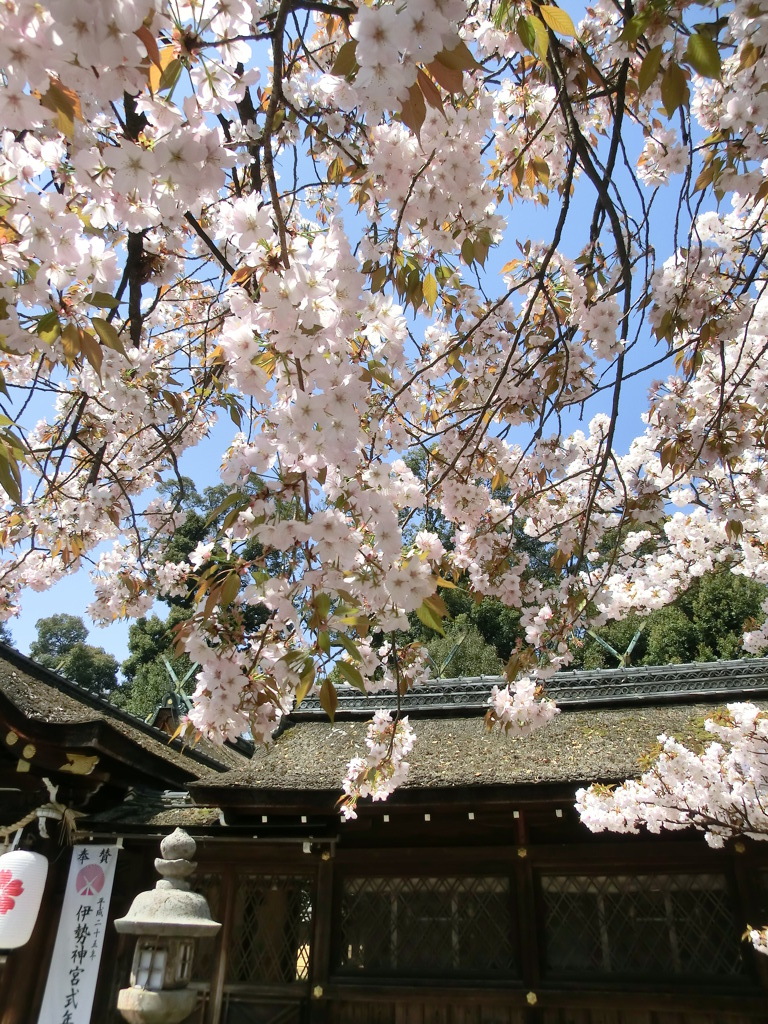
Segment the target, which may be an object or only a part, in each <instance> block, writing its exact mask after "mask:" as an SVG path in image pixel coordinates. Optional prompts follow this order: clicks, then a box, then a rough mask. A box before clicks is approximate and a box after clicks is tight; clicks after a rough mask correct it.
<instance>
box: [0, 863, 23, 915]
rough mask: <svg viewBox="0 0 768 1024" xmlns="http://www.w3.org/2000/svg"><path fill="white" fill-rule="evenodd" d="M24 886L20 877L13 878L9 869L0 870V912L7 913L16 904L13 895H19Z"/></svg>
mask: <svg viewBox="0 0 768 1024" xmlns="http://www.w3.org/2000/svg"><path fill="white" fill-rule="evenodd" d="M23 892H24V886H23V884H22V881H21V879H20V878H14V877H13V872H11V871H0V914H7V913H8V911H9V910H13V908H14V907H15V906H16V900H15V899H14V896H21V894H22V893H23Z"/></svg>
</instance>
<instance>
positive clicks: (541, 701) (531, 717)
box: [486, 676, 559, 736]
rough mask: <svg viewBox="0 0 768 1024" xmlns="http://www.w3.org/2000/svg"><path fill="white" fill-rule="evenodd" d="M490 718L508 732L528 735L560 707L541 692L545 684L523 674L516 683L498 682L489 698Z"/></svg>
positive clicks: (493, 726)
mask: <svg viewBox="0 0 768 1024" xmlns="http://www.w3.org/2000/svg"><path fill="white" fill-rule="evenodd" d="M488 704H489V705H490V710H489V711H488V714H487V716H486V722H487V723H488V725H489V726H490V727H491V728H495V729H499V730H500V731H501V732H503V733H504V734H505V735H507V736H527V735H529V733H532V732H535V730H536V729H540V728H541V727H542V726H544V725H547V724H548V723H549V722H551V721H552V719H553V718H554V717H555V715H557V714H559V709H558V708H557V707H556V706H555V702H554V701H552V700H548V699H547V698H545V697H542V695H541V686H540V685H539V684H537V683H536V682H535V681H534V680H533V679H529V678H528V677H527V676H523V677H522V678H521V679H518V680H517V681H516V682H515V684H514V686H502V687H499V686H494V687H493V688H492V689H491V696H490V697H489V698H488Z"/></svg>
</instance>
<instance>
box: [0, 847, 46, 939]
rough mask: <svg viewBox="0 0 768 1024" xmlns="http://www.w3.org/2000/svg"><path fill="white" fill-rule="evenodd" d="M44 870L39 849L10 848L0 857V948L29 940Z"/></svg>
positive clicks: (41, 891)
mask: <svg viewBox="0 0 768 1024" xmlns="http://www.w3.org/2000/svg"><path fill="white" fill-rule="evenodd" d="M47 874H48V861H47V860H46V858H45V857H43V855H42V854H41V853H28V852H26V851H25V850H13V851H12V852H11V853H4V854H3V855H2V856H1V857H0V950H3V949H16V948H17V947H19V946H23V945H24V943H25V942H29V937H30V936H31V934H32V930H33V929H34V927H35V921H36V920H37V915H38V912H39V910H40V902H41V900H42V898H43V890H44V889H45V879H46V875H47Z"/></svg>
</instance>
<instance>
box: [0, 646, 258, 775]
mask: <svg viewBox="0 0 768 1024" xmlns="http://www.w3.org/2000/svg"><path fill="white" fill-rule="evenodd" d="M0 692H2V693H4V694H5V695H6V697H8V699H9V700H10V701H12V703H13V704H15V705H16V707H17V708H18V709H19V710H20V711H21V712H22V713H23V714H24V715H25V716H26V717H27V718H29V719H31V720H33V721H39V722H46V723H49V724H54V725H78V724H85V723H89V722H105V723H106V724H107V725H109V726H110V727H111V728H112V729H115V730H116V731H117V732H120V733H122V735H123V736H125V737H126V738H127V739H129V740H131V741H132V742H134V743H135V744H136V745H137V746H138V747H140V748H142V749H143V750H146V751H148V752H149V753H151V754H155V755H156V756H159V757H162V758H163V759H164V760H166V761H169V762H171V763H172V764H174V765H176V766H177V767H183V768H184V769H185V770H186V771H188V772H190V773H191V774H194V775H199V774H201V773H202V772H203V771H204V770H205V768H204V767H203V764H202V763H201V760H202V758H205V759H206V761H207V766H208V767H213V764H217V765H220V766H221V768H235V767H238V766H239V765H241V764H242V763H243V762H244V760H245V758H244V757H243V755H242V754H239V753H238V752H237V751H235V750H233V749H231V748H230V747H217V746H214V745H213V744H211V743H208V742H203V743H201V744H200V745H199V746H187V747H185V748H183V750H182V749H180V745H179V744H178V743H177V744H174V745H171V744H170V743H169V742H168V737H167V736H166V735H165V733H163V732H161V731H160V730H159V729H153V728H151V727H150V726H148V725H147V724H146V723H145V722H143V721H141V719H138V718H134V717H133V716H132V715H129V714H128V713H127V712H125V711H122V710H121V709H119V708H115V707H114V706H113V705H111V704H109V703H108V702H107V701H105V700H102V699H101V698H99V697H97V696H95V695H94V694H92V693H89V692H88V691H87V690H83V689H82V688H81V687H79V686H77V684H76V683H73V682H71V681H70V680H68V679H64V678H63V677H62V676H59V675H57V673H55V672H50V671H49V670H48V669H45V668H43V667H42V666H40V665H36V664H35V662H33V661H31V660H30V659H29V658H26V657H25V656H24V655H22V654H19V653H18V652H17V651H14V650H12V649H10V648H8V647H6V646H5V645H4V644H0ZM198 755H202V758H201V757H200V756H198Z"/></svg>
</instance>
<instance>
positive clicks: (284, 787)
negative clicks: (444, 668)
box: [192, 704, 722, 791]
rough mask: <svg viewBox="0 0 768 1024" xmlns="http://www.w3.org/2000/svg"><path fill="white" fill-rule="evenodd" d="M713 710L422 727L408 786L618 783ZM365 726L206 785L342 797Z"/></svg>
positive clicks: (312, 727)
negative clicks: (495, 729)
mask: <svg viewBox="0 0 768 1024" xmlns="http://www.w3.org/2000/svg"><path fill="white" fill-rule="evenodd" d="M721 706H722V705H714V704H688V705H685V706H675V705H673V706H669V705H667V706H664V707H648V706H640V707H634V708H629V709H620V710H618V709H617V710H614V709H610V710H602V711H570V712H563V713H562V714H560V715H558V717H557V718H556V719H555V720H554V721H553V722H552V723H551V724H550V725H549V726H547V727H546V728H544V729H541V730H539V731H538V732H535V733H534V734H533V735H531V736H526V737H524V738H522V739H512V738H507V737H505V736H502V735H500V734H498V733H488V732H487V731H486V730H485V728H484V725H483V721H482V719H481V718H479V717H473V718H449V719H445V718H444V719H422V720H420V721H414V722H413V724H414V728H415V729H416V733H417V736H418V739H417V741H416V746H415V747H414V749H413V752H412V753H411V755H410V757H409V761H410V763H411V772H410V775H409V778H408V782H407V783H406V785H405V788H408V789H418V788H435V787H440V788H446V787H447V788H450V787H466V786H492V785H523V784H525V785H527V784H532V783H554V782H582V781H592V780H602V781H616V780H619V779H624V778H626V777H628V776H631V775H637V774H638V773H639V772H640V770H641V765H642V760H643V757H644V755H646V754H647V753H648V751H649V750H651V748H652V747H653V746H654V744H655V742H656V738H657V737H658V735H659V734H660V733H662V732H667V733H669V734H671V735H674V736H675V737H677V738H678V739H680V740H681V741H683V742H694V741H695V740H697V739H698V738H699V737H700V734H701V723H702V721H703V719H704V718H706V717H707V716H708V715H710V714H711V713H712V712H713V711H714V710H715V709H716V708H717V707H721ZM365 731H366V723H365V722H342V723H338V722H337V723H336V724H333V725H332V724H331V723H329V722H302V723H299V724H297V725H294V726H293V727H291V728H289V729H287V730H286V731H285V732H284V733H283V734H282V735H281V736H280V737H279V738H278V740H277V741H276V742H275V744H274V745H273V747H272V748H271V749H269V750H260V751H257V752H256V753H255V754H254V756H253V758H252V759H251V760H250V761H249V762H248V763H247V764H246V765H245V766H244V767H243V768H241V769H239V770H236V771H230V772H226V773H225V774H222V775H216V774H214V773H212V772H209V773H206V774H205V775H204V776H202V777H201V779H200V782H199V783H197V784H194V783H193V786H192V788H193V790H194V789H195V787H196V786H197V785H199V786H200V787H205V788H208V787H210V788H216V789H219V788H221V789H223V788H228V789H239V790H243V789H253V790H281V791H288V790H294V791H297V790H338V789H339V787H340V781H341V778H342V776H343V775H344V770H345V767H346V764H347V762H348V761H349V759H350V758H351V757H353V756H355V755H356V754H359V753H361V752H364V750H365Z"/></svg>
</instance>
